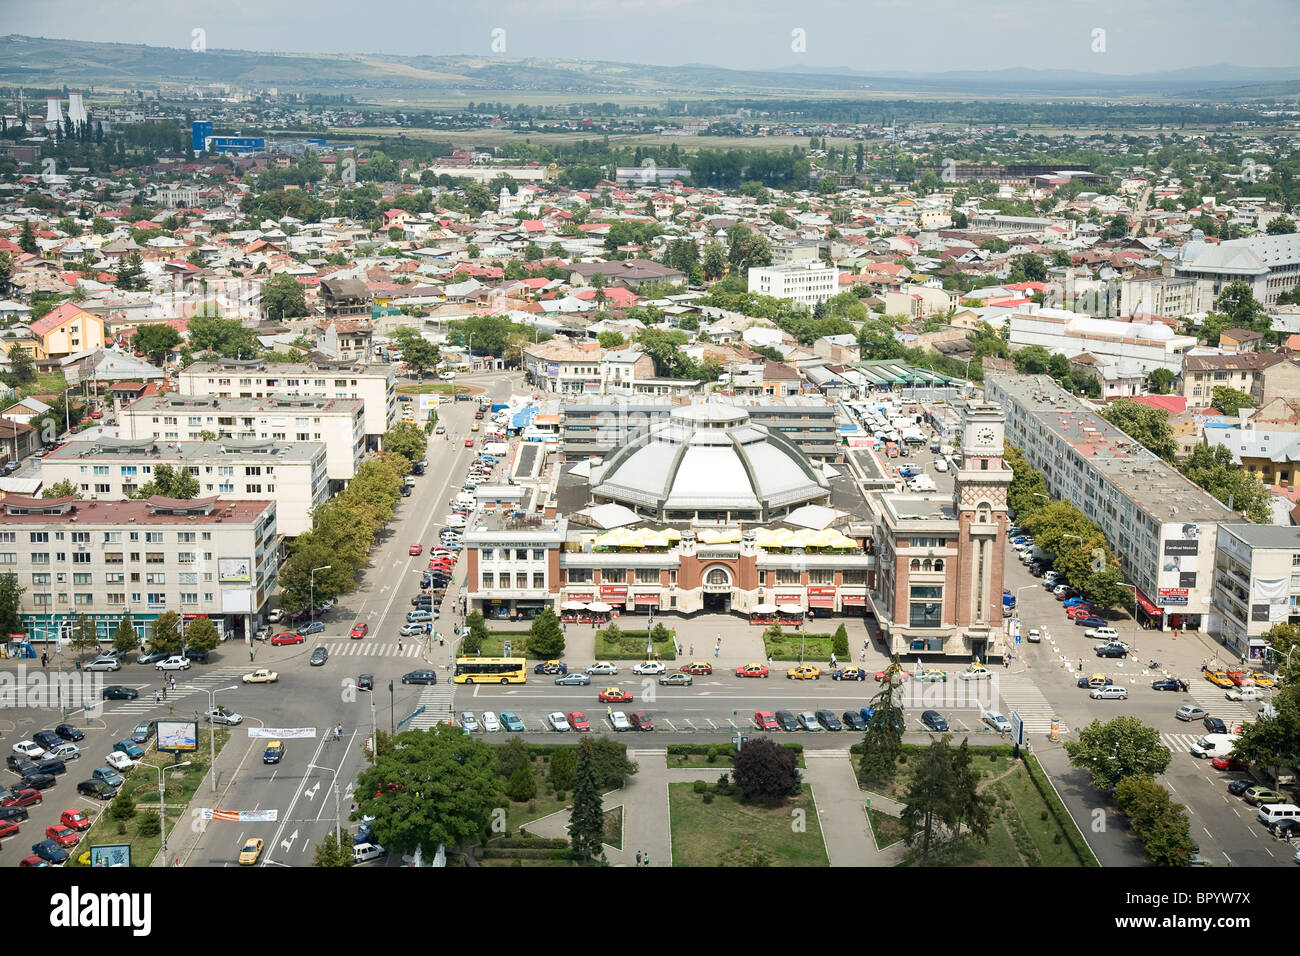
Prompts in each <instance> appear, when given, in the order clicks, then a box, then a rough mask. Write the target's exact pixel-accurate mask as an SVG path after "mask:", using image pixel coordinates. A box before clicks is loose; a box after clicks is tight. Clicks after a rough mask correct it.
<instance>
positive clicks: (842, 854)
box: [803, 750, 903, 866]
mask: <svg viewBox="0 0 1300 956" xmlns="http://www.w3.org/2000/svg"><path fill="white" fill-rule="evenodd" d="M804 760H805V762H806V763H807V764H808V769H806V770H804V771H803V779H804V783H806V784H807V785H808V786H809V787H811V788H812V794H813V800H814V801H815V802H816V805H817V816H818V822H819V824H820V825H821V830H822V839H823V840H825V841H826V855H827V857H828V858H829V859H830V864H831V866H893V865H894V864H895V863H897V862H898V861H899V859H901V858H902V855H903V854H902V851H903V848H902V847H901V846H893V847H888V848H886V849H885V850H878V849H876V840H875V836H874V834H872V832H871V824H870V823H869V821H868V820H867V809H866V803H867V798H868V797H870V798H871V806H872V807H873V808H874V809H877V810H882V811H884V812H886V813H898V812H900V811H901V810H902V806H901V805H900V804H897V803H895V802H894V801H893V800H890V799H889V798H888V797H882V796H879V795H877V794H873V793H868V792H867V791H865V790H860V789H858V778H857V774H855V773H854V772H853V759H852V757H851V756H850V755H849V752H848V751H847V750H805V751H804Z"/></svg>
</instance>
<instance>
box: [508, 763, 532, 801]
mask: <svg viewBox="0 0 1300 956" xmlns="http://www.w3.org/2000/svg"><path fill="white" fill-rule="evenodd" d="M506 796H508V797H509V798H510V799H511V800H513V801H514V802H515V803H523V802H524V801H525V800H532V799H533V798H534V797H536V796H537V781H536V780H535V779H534V777H533V768H532V767H530V766H529V765H528V764H526V763H521V764H520V765H519V766H518V767H516V768H515V772H514V773H512V774H511V775H510V779H509V780H507V781H506ZM529 809H530V810H531V809H532V807H531V806H530V807H529Z"/></svg>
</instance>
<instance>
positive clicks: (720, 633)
mask: <svg viewBox="0 0 1300 956" xmlns="http://www.w3.org/2000/svg"><path fill="white" fill-rule="evenodd" d="M718 646H719V647H721V646H722V632H721V631H719V632H718Z"/></svg>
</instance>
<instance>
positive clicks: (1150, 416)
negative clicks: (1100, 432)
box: [1101, 398, 1178, 462]
mask: <svg viewBox="0 0 1300 956" xmlns="http://www.w3.org/2000/svg"><path fill="white" fill-rule="evenodd" d="M1101 417H1102V418H1104V419H1106V421H1108V422H1110V423H1111V424H1112V425H1114V426H1115V427H1116V428H1118V429H1119V430H1120V431H1122V432H1124V434H1126V435H1128V436H1129V437H1130V438H1132V439H1133V440H1134V441H1136V442H1137V443H1138V444H1140V445H1143V446H1144V447H1146V448H1147V449H1148V450H1149V451H1150V452H1152V454H1154V455H1156V456H1158V457H1160V458H1163V459H1164V460H1165V461H1169V462H1172V461H1173V460H1174V456H1175V455H1176V454H1177V452H1178V442H1177V440H1176V439H1175V438H1174V430H1173V428H1172V427H1170V425H1169V413H1168V412H1167V411H1165V410H1164V409H1160V408H1151V407H1150V406H1149V405H1143V404H1141V403H1140V402H1135V401H1133V400H1132V399H1131V398H1117V399H1115V401H1113V402H1111V403H1110V405H1108V406H1107V407H1106V409H1105V410H1104V411H1103V412H1102V413H1101Z"/></svg>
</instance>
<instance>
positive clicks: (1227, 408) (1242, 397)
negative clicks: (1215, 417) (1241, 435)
mask: <svg viewBox="0 0 1300 956" xmlns="http://www.w3.org/2000/svg"><path fill="white" fill-rule="evenodd" d="M1212 394H1213V398H1211V399H1210V407H1211V408H1217V409H1218V410H1219V411H1221V412H1223V414H1225V415H1227V416H1228V417H1229V418H1235V417H1236V415H1237V411H1238V410H1239V409H1242V408H1253V407H1254V405H1255V401H1254V399H1252V398H1251V397H1250V396H1249V395H1247V394H1246V393H1245V392H1243V391H1241V390H1239V389H1235V388H1231V387H1229V386H1227V385H1216V386H1214V390H1213V393H1212Z"/></svg>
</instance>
